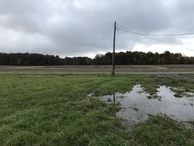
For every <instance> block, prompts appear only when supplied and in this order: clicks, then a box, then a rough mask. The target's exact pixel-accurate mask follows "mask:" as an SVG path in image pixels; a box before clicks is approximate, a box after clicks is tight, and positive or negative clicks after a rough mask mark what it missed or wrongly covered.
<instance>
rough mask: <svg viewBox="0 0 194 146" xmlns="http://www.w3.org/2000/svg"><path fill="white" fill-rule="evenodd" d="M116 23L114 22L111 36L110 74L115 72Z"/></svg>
mask: <svg viewBox="0 0 194 146" xmlns="http://www.w3.org/2000/svg"><path fill="white" fill-rule="evenodd" d="M116 29H117V24H116V21H115V22H114V36H113V52H112V75H114V74H115V40H116Z"/></svg>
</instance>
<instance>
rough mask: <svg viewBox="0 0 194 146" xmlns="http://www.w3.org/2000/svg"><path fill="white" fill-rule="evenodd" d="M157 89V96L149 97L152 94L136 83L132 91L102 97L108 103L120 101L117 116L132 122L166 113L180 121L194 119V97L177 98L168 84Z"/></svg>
mask: <svg viewBox="0 0 194 146" xmlns="http://www.w3.org/2000/svg"><path fill="white" fill-rule="evenodd" d="M157 91H158V92H157V98H149V97H150V94H148V93H146V92H144V90H143V89H142V88H141V86H140V85H135V86H134V87H133V89H132V91H130V92H126V93H124V94H121V93H115V95H107V96H102V97H100V98H101V99H102V100H103V101H106V102H107V103H110V102H115V103H119V106H120V107H121V110H120V111H119V112H117V113H116V116H117V117H121V118H124V119H126V120H127V121H128V122H129V123H131V124H132V123H134V124H135V123H138V122H140V121H145V120H146V119H147V118H148V116H150V115H157V114H165V115H167V116H169V117H172V118H173V119H175V120H178V121H190V120H194V106H193V104H194V97H182V98H176V97H175V96H174V94H175V93H174V92H172V91H171V90H170V88H169V87H166V86H160V87H159V88H158V89H157Z"/></svg>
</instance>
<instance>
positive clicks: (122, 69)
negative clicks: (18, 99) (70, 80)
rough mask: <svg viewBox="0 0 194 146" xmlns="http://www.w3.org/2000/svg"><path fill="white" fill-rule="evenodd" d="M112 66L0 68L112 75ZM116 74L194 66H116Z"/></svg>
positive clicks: (182, 69) (1, 68)
mask: <svg viewBox="0 0 194 146" xmlns="http://www.w3.org/2000/svg"><path fill="white" fill-rule="evenodd" d="M111 72H112V66H111V65H82V66H80V65H64V66H61V65H59V66H0V73H33V74H35V73H39V74H40V73H42V74H50V73H55V74H56V73H57V74H70V73H73V74H80V73H84V74H98V73H105V74H110V73H111ZM115 72H116V73H118V74H120V73H133V72H138V73H141V72H142V73H145V72H189V73H191V72H193V73H194V65H193V64H190V65H116V66H115Z"/></svg>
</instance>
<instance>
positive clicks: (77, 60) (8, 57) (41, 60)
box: [0, 51, 194, 66]
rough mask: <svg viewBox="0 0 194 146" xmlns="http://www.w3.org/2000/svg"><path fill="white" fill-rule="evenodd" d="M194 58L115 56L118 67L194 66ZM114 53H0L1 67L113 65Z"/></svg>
mask: <svg viewBox="0 0 194 146" xmlns="http://www.w3.org/2000/svg"><path fill="white" fill-rule="evenodd" d="M193 63H194V57H187V56H182V54H180V53H175V54H174V53H170V52H169V51H165V52H164V53H162V54H159V53H152V52H148V53H144V52H137V51H136V52H131V51H127V52H119V53H116V54H115V64H116V65H145V64H150V65H152V64H153V65H157V64H193ZM111 64H112V53H111V52H108V53H106V54H97V55H96V56H95V58H93V59H92V58H88V57H65V58H64V59H61V58H59V56H54V55H43V54H36V53H33V54H30V53H11V54H6V53H0V65H26V66H30V65H32V66H40V65H111Z"/></svg>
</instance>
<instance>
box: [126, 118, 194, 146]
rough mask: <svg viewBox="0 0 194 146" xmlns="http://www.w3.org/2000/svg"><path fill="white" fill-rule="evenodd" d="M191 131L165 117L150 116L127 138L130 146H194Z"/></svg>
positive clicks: (193, 137) (193, 136)
mask: <svg viewBox="0 0 194 146" xmlns="http://www.w3.org/2000/svg"><path fill="white" fill-rule="evenodd" d="M193 134H194V131H193V129H186V128H185V127H184V126H183V125H182V124H180V123H177V122H176V121H174V120H172V119H170V118H169V117H166V116H152V117H150V118H149V120H148V121H147V122H146V123H142V124H139V125H138V126H137V127H136V128H135V129H134V130H133V131H132V132H131V133H130V136H129V139H130V145H132V146H133V145H134V146H137V145H144V146H150V145H165V146H177V145H190V146H191V145H194V135H193Z"/></svg>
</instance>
